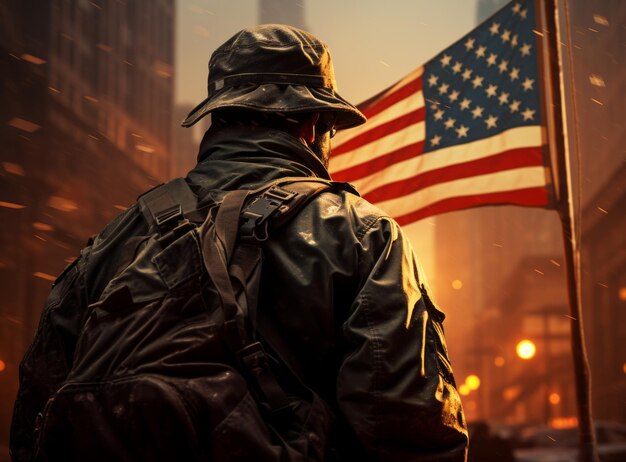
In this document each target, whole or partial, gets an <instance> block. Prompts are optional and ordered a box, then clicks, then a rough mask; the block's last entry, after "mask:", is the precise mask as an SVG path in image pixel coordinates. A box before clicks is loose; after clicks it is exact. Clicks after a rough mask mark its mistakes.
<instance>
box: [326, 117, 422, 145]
mask: <svg viewBox="0 0 626 462" xmlns="http://www.w3.org/2000/svg"><path fill="white" fill-rule="evenodd" d="M423 121H424V108H423V107H422V108H420V109H417V110H415V111H412V112H409V113H407V114H403V115H401V116H400V117H396V118H395V119H393V120H390V121H389V122H386V123H383V124H381V125H378V126H377V127H374V128H372V129H371V130H368V131H366V132H364V133H361V134H359V135H356V136H355V137H354V138H352V139H350V140H349V141H347V142H345V143H343V144H342V145H340V146H338V147H337V148H336V149H334V150H333V154H334V155H341V154H342V153H345V152H348V151H354V150H355V149H358V148H360V147H362V146H365V145H367V144H369V143H371V142H372V141H376V140H377V139H380V138H382V137H383V136H388V135H391V134H394V133H396V132H398V131H400V130H402V129H404V128H406V127H409V126H411V125H414V124H416V123H419V122H423Z"/></svg>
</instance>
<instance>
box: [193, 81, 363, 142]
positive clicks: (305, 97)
mask: <svg viewBox="0 0 626 462" xmlns="http://www.w3.org/2000/svg"><path fill="white" fill-rule="evenodd" d="M226 108H231V109H232V108H239V109H247V110H252V111H261V112H282V113H286V114H289V113H291V114H295V113H303V112H335V113H336V117H337V119H336V122H335V128H336V129H338V130H342V129H346V128H352V127H356V126H358V125H361V124H363V123H365V121H366V118H365V116H364V115H363V114H362V113H361V111H359V110H358V109H357V108H356V107H355V106H353V105H352V104H350V103H349V102H348V101H346V100H345V99H343V98H342V97H341V96H339V95H338V94H337V93H335V92H333V91H332V90H331V89H329V88H315V87H307V86H303V85H276V84H271V83H268V84H262V85H254V84H251V85H242V86H237V87H228V88H224V89H222V90H220V91H218V92H217V93H215V94H214V95H212V96H210V97H208V98H207V99H205V100H204V101H202V102H201V103H200V104H198V105H197V106H196V107H195V108H194V109H193V110H192V111H191V112H190V113H189V115H188V116H187V118H186V119H185V120H184V121H183V122H182V124H181V125H182V126H183V127H191V126H192V125H193V124H195V123H196V122H197V121H199V120H200V119H202V118H203V117H204V116H206V115H207V114H209V113H210V112H211V111H214V110H216V109H226Z"/></svg>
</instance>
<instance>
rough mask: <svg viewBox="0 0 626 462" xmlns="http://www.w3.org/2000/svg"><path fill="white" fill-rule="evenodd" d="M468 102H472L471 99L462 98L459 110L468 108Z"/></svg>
mask: <svg viewBox="0 0 626 462" xmlns="http://www.w3.org/2000/svg"><path fill="white" fill-rule="evenodd" d="M470 104H472V101H471V100H470V99H468V98H463V101H461V104H460V105H459V106H460V108H461V110H465V109H469V107H470Z"/></svg>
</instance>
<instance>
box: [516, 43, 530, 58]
mask: <svg viewBox="0 0 626 462" xmlns="http://www.w3.org/2000/svg"><path fill="white" fill-rule="evenodd" d="M531 48H532V46H531V45H529V44H528V43H525V44H523V45H522V46H521V47H520V49H519V51H520V53H521V54H522V56H530V49H531Z"/></svg>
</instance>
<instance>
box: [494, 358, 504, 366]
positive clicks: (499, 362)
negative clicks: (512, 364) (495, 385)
mask: <svg viewBox="0 0 626 462" xmlns="http://www.w3.org/2000/svg"><path fill="white" fill-rule="evenodd" d="M505 362H506V361H505V360H504V357H502V356H497V357H496V358H495V359H494V360H493V363H494V364H495V365H496V367H502V366H504V363H505Z"/></svg>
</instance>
